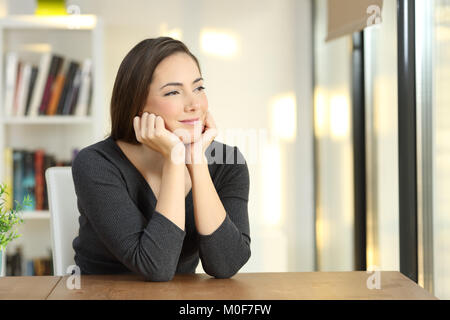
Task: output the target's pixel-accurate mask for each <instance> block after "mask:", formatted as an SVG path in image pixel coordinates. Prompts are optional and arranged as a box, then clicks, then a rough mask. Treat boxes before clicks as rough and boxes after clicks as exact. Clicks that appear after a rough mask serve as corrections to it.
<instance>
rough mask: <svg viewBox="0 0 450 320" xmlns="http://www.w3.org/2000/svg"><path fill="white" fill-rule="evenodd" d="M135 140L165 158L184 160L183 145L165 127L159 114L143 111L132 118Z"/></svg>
mask: <svg viewBox="0 0 450 320" xmlns="http://www.w3.org/2000/svg"><path fill="white" fill-rule="evenodd" d="M133 126H134V131H135V133H136V140H137V141H139V142H140V143H142V144H144V145H146V146H147V147H149V148H151V149H153V150H155V151H157V152H159V153H161V154H162V155H163V156H164V158H165V159H171V160H172V161H175V162H177V161H180V159H182V160H183V161H184V156H185V147H184V144H183V142H182V141H181V140H180V138H179V137H178V136H177V135H175V134H174V133H172V132H170V131H169V130H167V129H166V127H165V125H164V119H163V118H162V117H161V116H156V115H155V114H153V113H151V114H149V113H148V112H145V113H143V114H142V117H139V116H136V117H134V119H133Z"/></svg>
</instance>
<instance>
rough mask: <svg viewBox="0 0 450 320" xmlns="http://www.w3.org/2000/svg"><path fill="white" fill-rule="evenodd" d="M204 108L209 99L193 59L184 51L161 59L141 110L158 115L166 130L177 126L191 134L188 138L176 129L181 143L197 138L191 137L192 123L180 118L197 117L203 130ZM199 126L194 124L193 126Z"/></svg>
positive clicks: (205, 108)
mask: <svg viewBox="0 0 450 320" xmlns="http://www.w3.org/2000/svg"><path fill="white" fill-rule="evenodd" d="M207 110H208V99H207V98H206V93H205V92H204V87H203V79H202V78H201V75H200V72H199V70H198V67H197V64H196V63H195V61H194V60H193V59H192V58H191V57H190V56H189V55H188V54H186V53H183V52H177V53H175V54H173V55H171V56H169V57H167V58H165V59H164V60H162V61H161V62H160V63H159V64H158V66H157V67H156V69H155V71H154V73H153V79H152V82H151V84H150V89H149V94H148V97H147V102H146V105H145V106H144V108H143V111H142V112H148V113H153V114H155V115H157V116H161V117H162V118H163V119H164V123H165V126H166V129H167V130H169V131H171V132H174V131H175V130H177V129H178V130H177V132H183V133H184V132H186V133H187V135H188V136H189V137H190V138H189V139H188V141H186V139H187V138H185V137H184V135H179V134H177V132H175V134H176V135H178V136H179V137H180V138H182V139H183V142H184V143H191V142H193V141H196V140H197V139H194V138H193V137H194V125H191V124H186V123H182V122H181V121H183V120H189V119H194V118H199V120H200V121H201V123H200V128H201V132H203V128H204V123H205V118H206V113H207ZM198 127H199V124H198V123H197V124H196V125H195V128H196V129H198ZM180 129H183V130H180ZM197 132H198V131H197ZM185 135H186V134H185ZM195 136H196V137H197V136H198V135H197V134H196V135H195Z"/></svg>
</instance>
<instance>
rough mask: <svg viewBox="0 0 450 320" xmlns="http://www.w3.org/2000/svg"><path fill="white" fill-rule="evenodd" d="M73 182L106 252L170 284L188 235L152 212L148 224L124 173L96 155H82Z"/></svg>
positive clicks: (76, 162)
mask: <svg viewBox="0 0 450 320" xmlns="http://www.w3.org/2000/svg"><path fill="white" fill-rule="evenodd" d="M72 176H73V181H74V185H75V192H76V195H77V198H78V205H79V207H80V213H82V214H84V215H85V216H86V217H87V220H88V221H89V223H90V224H91V225H92V228H93V229H94V230H95V232H96V233H97V236H98V237H99V238H100V239H101V241H102V242H103V244H104V245H105V247H106V248H107V249H108V250H109V251H110V252H111V253H112V254H113V255H114V256H115V257H116V258H117V259H118V260H119V261H120V262H121V263H123V264H124V265H125V266H126V267H127V268H128V269H129V270H131V271H133V272H135V273H137V274H140V275H142V276H144V277H145V279H146V280H148V281H169V280H171V279H172V278H173V276H174V275H175V271H176V268H177V264H178V259H179V256H180V253H181V249H182V245H183V240H184V237H185V235H186V232H185V231H184V230H182V229H180V228H179V227H178V226H177V225H175V224H174V223H173V222H172V221H170V220H169V219H167V218H166V217H165V216H163V215H162V214H161V213H159V212H157V211H155V210H153V209H152V208H149V209H148V210H152V211H153V214H151V215H149V216H151V219H150V220H147V219H146V218H145V216H144V215H143V214H142V213H141V211H140V210H139V208H138V207H137V206H136V204H135V203H134V202H133V201H132V199H131V198H130V196H129V194H128V190H127V187H126V184H125V181H124V179H123V178H122V176H121V173H120V171H119V170H118V169H117V168H116V167H115V166H114V165H113V164H112V163H111V162H110V161H109V160H108V159H106V158H105V157H104V156H103V155H101V154H100V153H99V152H97V151H95V150H86V149H84V150H81V151H80V152H79V153H78V154H77V156H76V157H75V159H74V161H73V164H72Z"/></svg>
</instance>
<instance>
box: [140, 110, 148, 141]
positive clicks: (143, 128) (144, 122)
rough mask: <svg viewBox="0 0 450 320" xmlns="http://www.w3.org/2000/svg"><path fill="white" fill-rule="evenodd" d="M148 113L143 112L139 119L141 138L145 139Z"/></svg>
mask: <svg viewBox="0 0 450 320" xmlns="http://www.w3.org/2000/svg"><path fill="white" fill-rule="evenodd" d="M147 126H148V113H147V112H144V114H143V115H142V117H141V137H142V139H147V132H148V131H147Z"/></svg>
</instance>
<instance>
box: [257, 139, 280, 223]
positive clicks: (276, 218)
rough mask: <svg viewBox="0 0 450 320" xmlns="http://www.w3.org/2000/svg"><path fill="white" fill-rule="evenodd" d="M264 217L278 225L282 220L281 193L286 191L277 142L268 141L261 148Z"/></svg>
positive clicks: (265, 219) (265, 220) (267, 221)
mask: <svg viewBox="0 0 450 320" xmlns="http://www.w3.org/2000/svg"><path fill="white" fill-rule="evenodd" d="M261 153H262V155H263V157H262V164H261V177H262V179H263V183H262V199H263V206H262V207H263V219H264V222H265V223H266V224H267V225H270V226H276V225H279V224H280V220H281V211H282V207H281V200H282V199H281V195H282V194H283V193H284V191H283V189H284V188H283V186H282V183H281V177H282V172H281V154H280V146H279V145H278V144H277V143H276V142H267V143H266V144H265V145H264V146H263V149H262V150H261Z"/></svg>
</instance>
